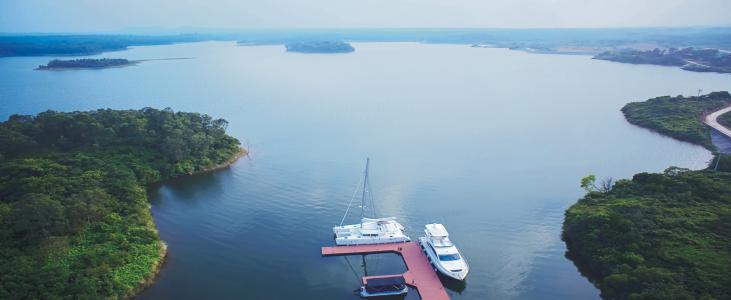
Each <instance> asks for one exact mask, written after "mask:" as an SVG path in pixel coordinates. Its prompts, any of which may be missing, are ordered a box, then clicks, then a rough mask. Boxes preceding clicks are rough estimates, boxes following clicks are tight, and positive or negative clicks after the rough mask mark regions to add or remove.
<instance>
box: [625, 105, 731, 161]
mask: <svg viewBox="0 0 731 300" xmlns="http://www.w3.org/2000/svg"><path fill="white" fill-rule="evenodd" d="M728 104H731V95H729V93H728V92H713V93H710V94H708V95H703V96H700V97H683V96H676V97H669V96H665V97H658V98H653V99H650V100H647V101H645V102H632V103H628V104H627V105H625V106H624V107H623V108H622V112H623V113H624V116H625V117H626V118H627V120H628V121H629V122H630V123H632V124H635V125H638V126H642V127H645V128H649V129H652V130H654V131H657V132H659V133H662V134H665V135H668V136H671V137H673V138H676V139H679V140H683V141H687V142H691V143H695V144H699V145H702V146H704V147H706V148H708V149H710V150H714V149H715V147H714V146H713V143H712V142H711V131H710V129H709V128H708V126H706V125H705V124H703V122H701V119H700V118H701V115H703V114H704V113H707V112H711V111H713V110H716V109H719V108H721V107H723V106H726V105H728Z"/></svg>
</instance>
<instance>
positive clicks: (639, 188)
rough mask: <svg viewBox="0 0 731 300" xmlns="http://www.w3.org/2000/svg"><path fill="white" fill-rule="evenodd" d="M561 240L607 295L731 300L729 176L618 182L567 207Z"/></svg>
mask: <svg viewBox="0 0 731 300" xmlns="http://www.w3.org/2000/svg"><path fill="white" fill-rule="evenodd" d="M725 164H727V167H731V164H730V162H729V161H728V160H727V161H725ZM729 169H731V168H729ZM727 170H728V169H727ZM563 238H564V240H565V241H566V244H567V245H568V248H569V252H568V256H569V257H570V258H572V259H573V260H574V261H575V262H576V263H577V265H579V266H580V269H582V271H584V272H585V273H587V274H588V275H589V277H590V278H592V279H593V280H594V281H595V283H596V284H597V285H598V287H599V288H600V289H601V291H602V297H604V298H606V299H729V298H730V297H731V173H728V172H713V171H688V170H683V169H678V168H669V169H668V170H666V171H665V173H664V174H648V173H640V174H637V175H635V176H634V177H633V178H632V180H620V181H618V182H617V183H616V184H615V185H614V187H613V188H612V189H611V190H610V191H608V192H606V193H601V192H589V193H588V194H587V195H586V196H585V197H584V198H583V199H581V200H579V202H578V203H576V204H574V205H573V206H571V208H569V209H568V210H567V211H566V218H565V221H564V231H563Z"/></svg>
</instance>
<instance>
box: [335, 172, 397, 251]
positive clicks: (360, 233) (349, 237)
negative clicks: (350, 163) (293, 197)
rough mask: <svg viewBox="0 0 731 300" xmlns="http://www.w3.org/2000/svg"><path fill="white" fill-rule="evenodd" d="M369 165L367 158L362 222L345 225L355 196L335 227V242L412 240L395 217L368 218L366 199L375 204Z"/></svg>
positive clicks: (357, 242) (361, 243) (361, 214)
mask: <svg viewBox="0 0 731 300" xmlns="http://www.w3.org/2000/svg"><path fill="white" fill-rule="evenodd" d="M369 165H370V159H366V168H365V177H364V178H363V192H362V195H361V206H360V207H361V213H360V223H359V224H352V225H343V222H344V221H345V217H347V216H348V212H349V211H350V206H351V205H352V203H353V199H354V198H355V197H353V199H351V201H350V204H348V209H347V210H346V211H345V216H343V219H342V220H341V221H340V226H335V227H333V233H335V244H336V245H338V246H346V245H368V244H385V243H400V242H408V241H410V240H411V238H409V237H408V236H407V235H405V234H404V232H403V230H404V226H402V225H401V224H400V223H399V222H397V221H396V218H395V217H387V218H366V216H365V211H366V205H367V204H368V203H367V201H366V200H370V204H371V206H373V197H372V196H371V194H370V191H369V185H370V183H369V182H368V168H369ZM373 214H374V215H375V212H373Z"/></svg>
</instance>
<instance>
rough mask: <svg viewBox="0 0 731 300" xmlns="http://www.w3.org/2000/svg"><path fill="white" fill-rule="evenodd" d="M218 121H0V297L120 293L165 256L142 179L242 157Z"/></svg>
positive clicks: (105, 115) (84, 117)
mask: <svg viewBox="0 0 731 300" xmlns="http://www.w3.org/2000/svg"><path fill="white" fill-rule="evenodd" d="M226 125H227V123H226V121H225V120H221V119H219V120H213V119H212V118H210V117H209V116H207V115H200V114H196V113H181V112H173V111H172V110H169V109H166V110H156V109H149V108H148V109H143V110H138V111H136V110H121V111H119V110H98V111H91V112H73V113H59V112H53V111H48V112H44V113H41V114H39V115H37V116H18V115H15V116H11V117H10V119H9V120H8V121H6V122H3V123H0V224H1V225H2V228H1V229H0V241H1V242H0V269H2V270H3V272H2V273H1V274H0V298H3V299H8V298H30V299H39V298H43V299H55V298H89V299H101V298H126V297H130V296H132V295H133V294H134V293H135V292H137V291H139V290H140V289H141V288H142V287H144V286H145V285H146V284H149V283H150V282H151V279H152V278H154V275H155V273H156V271H157V270H158V269H159V267H160V266H161V263H162V258H163V257H164V253H165V251H164V246H163V244H162V243H161V241H160V239H159V237H158V234H157V231H156V229H155V226H154V222H153V220H152V217H151V215H150V210H149V201H148V199H147V193H146V190H145V189H146V186H147V185H149V184H150V183H153V182H158V181H161V180H165V179H168V178H173V177H177V176H182V175H186V174H191V173H195V172H200V171H205V170H208V169H211V168H214V167H217V166H220V165H222V164H227V163H230V162H231V161H232V159H233V158H235V157H237V155H240V154H241V152H240V151H241V149H240V147H239V142H238V140H236V139H235V138H232V137H230V136H228V135H226V134H225V128H226Z"/></svg>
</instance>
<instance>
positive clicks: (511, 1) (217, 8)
mask: <svg viewBox="0 0 731 300" xmlns="http://www.w3.org/2000/svg"><path fill="white" fill-rule="evenodd" d="M730 15H731V0H259V1H251V0H0V32H71V31H87V32H88V31H118V30H127V29H131V28H158V27H159V28H179V27H207V28H230V29H234V28H332V27H337V28H344V27H644V26H714V25H731V18H729V16H730Z"/></svg>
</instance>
